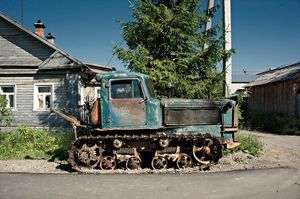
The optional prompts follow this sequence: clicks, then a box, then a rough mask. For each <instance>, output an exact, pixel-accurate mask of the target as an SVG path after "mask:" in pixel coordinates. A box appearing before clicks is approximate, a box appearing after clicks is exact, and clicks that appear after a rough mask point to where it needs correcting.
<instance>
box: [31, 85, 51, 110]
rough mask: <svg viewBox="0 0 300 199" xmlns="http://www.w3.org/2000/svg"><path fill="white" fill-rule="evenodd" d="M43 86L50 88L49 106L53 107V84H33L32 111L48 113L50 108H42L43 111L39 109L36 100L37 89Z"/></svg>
mask: <svg viewBox="0 0 300 199" xmlns="http://www.w3.org/2000/svg"><path fill="white" fill-rule="evenodd" d="M45 86H50V87H51V91H50V94H51V97H50V104H52V105H53V103H54V92H53V91H54V84H53V83H35V84H34V85H33V110H34V111H49V110H50V108H44V109H40V108H38V107H39V100H38V94H39V92H38V88H39V87H45Z"/></svg>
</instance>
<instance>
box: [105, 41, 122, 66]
mask: <svg viewBox="0 0 300 199" xmlns="http://www.w3.org/2000/svg"><path fill="white" fill-rule="evenodd" d="M123 42H124V39H122V41H121V42H120V43H119V44H118V46H121V45H122V44H123ZM115 54H116V53H113V55H112V56H111V58H110V59H109V61H108V62H107V64H106V66H108V65H109V64H110V62H111V60H112V59H113V58H114V56H115Z"/></svg>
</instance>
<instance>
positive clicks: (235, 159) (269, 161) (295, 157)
mask: <svg viewBox="0 0 300 199" xmlns="http://www.w3.org/2000/svg"><path fill="white" fill-rule="evenodd" d="M242 133H245V134H251V135H256V136H258V138H259V139H260V141H261V142H262V143H263V152H262V154H261V155H260V156H259V157H253V156H251V155H249V154H246V153H242V152H238V153H233V154H230V155H228V156H225V157H223V158H222V159H220V161H219V163H218V164H217V165H215V166H212V167H211V168H210V170H208V171H205V172H218V171H230V170H244V169H255V168H273V167H292V168H297V169H298V168H300V136H286V135H273V134H265V133H259V132H250V131H242ZM0 172H22V173H23V172H25V173H70V171H69V169H68V165H67V164H66V163H59V162H49V161H47V160H0ZM87 172H90V171H87ZM93 172H95V171H93ZM115 172H116V173H134V174H137V173H194V172H204V171H201V170H200V169H199V168H193V169H186V170H174V169H168V170H164V171H153V170H151V169H142V170H135V171H126V172H125V171H124V170H116V171H115ZM97 173H101V174H105V173H110V171H97Z"/></svg>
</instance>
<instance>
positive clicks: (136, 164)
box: [125, 156, 142, 170]
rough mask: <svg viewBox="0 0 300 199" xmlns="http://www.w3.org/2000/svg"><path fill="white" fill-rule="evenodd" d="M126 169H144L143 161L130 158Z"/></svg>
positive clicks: (133, 157)
mask: <svg viewBox="0 0 300 199" xmlns="http://www.w3.org/2000/svg"><path fill="white" fill-rule="evenodd" d="M125 166H126V169H130V170H133V169H139V168H141V167H142V161H141V159H140V158H138V157H135V156H132V157H130V158H128V159H127V161H126V165H125Z"/></svg>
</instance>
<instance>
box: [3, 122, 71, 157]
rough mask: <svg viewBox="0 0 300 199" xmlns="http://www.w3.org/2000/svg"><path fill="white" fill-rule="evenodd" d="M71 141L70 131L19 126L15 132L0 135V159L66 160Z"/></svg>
mask: <svg viewBox="0 0 300 199" xmlns="http://www.w3.org/2000/svg"><path fill="white" fill-rule="evenodd" d="M71 142H72V135H71V134H70V133H62V132H61V133H55V134H54V133H49V132H48V131H46V130H34V129H31V128H29V127H27V126H24V125H22V126H20V127H19V128H18V129H17V132H13V133H2V134H1V136H0V159H24V158H25V159H26V158H28V159H48V160H56V159H58V160H66V159H67V150H68V148H69V147H70V144H71Z"/></svg>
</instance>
